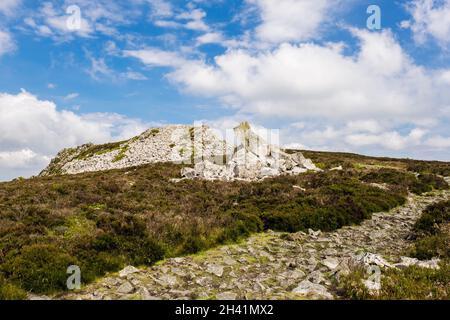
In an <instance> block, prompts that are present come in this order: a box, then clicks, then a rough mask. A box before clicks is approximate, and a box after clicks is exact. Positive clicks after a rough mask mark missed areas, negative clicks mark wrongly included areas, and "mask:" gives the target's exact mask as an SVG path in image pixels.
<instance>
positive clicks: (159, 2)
mask: <svg viewBox="0 0 450 320" xmlns="http://www.w3.org/2000/svg"><path fill="white" fill-rule="evenodd" d="M149 4H150V6H151V18H155V17H157V18H167V17H171V16H173V14H174V13H173V7H172V4H171V3H170V2H168V1H165V0H149Z"/></svg>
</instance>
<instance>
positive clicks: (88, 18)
mask: <svg viewBox="0 0 450 320" xmlns="http://www.w3.org/2000/svg"><path fill="white" fill-rule="evenodd" d="M74 4H75V5H76V6H78V7H79V8H80V14H81V15H80V17H81V28H80V29H75V30H72V29H71V28H69V27H68V25H67V22H68V20H69V17H70V14H68V13H67V12H66V9H67V8H68V7H69V6H71V5H74ZM139 4H141V1H138V0H136V1H132V2H131V4H130V3H128V2H118V1H109V0H96V1H90V0H77V1H76V2H74V1H71V0H64V1H62V2H60V3H58V4H55V2H43V4H42V5H41V6H40V7H39V8H38V9H37V10H35V11H34V14H31V15H29V16H28V17H27V18H25V20H24V22H25V25H26V26H27V27H28V28H29V29H30V30H32V31H34V32H35V33H36V34H37V35H39V36H41V37H50V38H52V39H53V40H55V41H67V40H72V39H74V38H75V37H76V36H78V37H83V38H90V37H93V36H95V35H96V33H100V34H104V35H107V36H111V37H115V38H123V37H126V36H124V35H123V34H121V33H120V32H118V27H120V26H126V25H129V24H130V23H133V20H134V19H135V18H136V17H138V16H139V15H140V14H141V10H139V9H137V8H138V7H136V6H135V5H139ZM130 6H131V7H130Z"/></svg>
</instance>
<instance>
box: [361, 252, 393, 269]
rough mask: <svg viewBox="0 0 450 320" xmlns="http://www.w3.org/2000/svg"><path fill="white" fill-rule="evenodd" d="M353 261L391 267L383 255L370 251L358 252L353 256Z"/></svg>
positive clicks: (367, 264)
mask: <svg viewBox="0 0 450 320" xmlns="http://www.w3.org/2000/svg"><path fill="white" fill-rule="evenodd" d="M354 261H355V262H356V263H357V264H360V265H363V266H370V265H376V266H379V267H387V268H392V265H391V264H390V263H389V262H387V261H386V260H385V259H384V258H383V257H381V256H379V255H376V254H373V253H370V252H365V253H360V254H358V255H356V256H354Z"/></svg>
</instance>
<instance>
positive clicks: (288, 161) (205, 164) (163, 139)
mask: <svg viewBox="0 0 450 320" xmlns="http://www.w3.org/2000/svg"><path fill="white" fill-rule="evenodd" d="M234 132H235V136H236V138H237V140H238V141H240V143H239V144H238V145H237V146H234V145H233V144H232V143H226V142H225V141H224V140H222V139H220V138H219V137H218V136H217V135H216V134H215V133H214V132H213V130H212V129H210V128H209V127H207V126H195V127H193V126H183V125H174V126H167V127H163V128H153V129H149V130H147V131H145V132H144V133H142V134H141V135H139V136H137V137H134V138H132V139H130V140H127V141H121V142H115V143H108V144H104V145H93V144H86V145H83V146H80V147H77V148H72V149H64V150H63V151H61V152H60V153H59V154H58V155H57V156H56V158H54V159H53V160H52V162H51V163H50V165H49V166H48V167H47V168H46V169H45V170H43V171H42V172H41V174H40V175H41V176H49V175H55V174H76V173H82V172H92V171H102V170H110V169H122V168H127V167H134V166H139V165H144V164H149V163H157V162H174V163H181V164H187V165H194V167H193V168H190V167H189V168H184V169H183V171H182V172H181V174H182V177H184V178H189V179H192V178H202V179H208V180H215V179H220V180H235V179H243V180H258V179H263V178H266V177H273V176H278V175H282V174H299V173H303V172H306V171H308V170H314V171H318V170H320V169H318V168H317V167H316V166H315V165H314V164H313V163H312V161H311V160H309V159H306V158H305V157H303V155H302V154H301V153H300V152H298V153H294V154H288V153H286V152H284V151H283V150H281V149H280V148H279V147H278V146H274V145H272V144H269V143H267V142H266V141H264V139H262V138H261V137H259V136H258V135H256V134H255V133H254V132H253V131H252V129H251V128H250V125H249V124H248V123H247V122H244V123H242V124H241V125H239V126H238V127H236V128H235V129H234Z"/></svg>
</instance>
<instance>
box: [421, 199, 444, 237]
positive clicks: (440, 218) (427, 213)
mask: <svg viewBox="0 0 450 320" xmlns="http://www.w3.org/2000/svg"><path fill="white" fill-rule="evenodd" d="M446 222H450V200H449V201H442V202H439V203H436V204H431V205H429V206H428V207H427V208H426V209H425V210H424V212H423V213H422V215H421V217H420V218H419V219H418V220H417V221H416V223H415V225H414V231H415V232H416V233H420V234H423V235H432V234H436V233H437V232H438V231H439V229H438V227H439V225H440V224H442V223H446Z"/></svg>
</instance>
